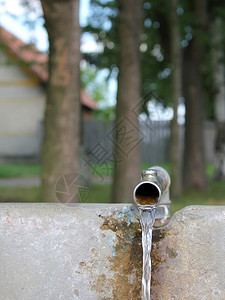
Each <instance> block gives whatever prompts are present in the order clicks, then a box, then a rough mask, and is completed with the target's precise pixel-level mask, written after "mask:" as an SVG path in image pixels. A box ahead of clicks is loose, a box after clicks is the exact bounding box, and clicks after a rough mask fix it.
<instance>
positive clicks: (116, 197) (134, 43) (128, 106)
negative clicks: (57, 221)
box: [112, 0, 142, 202]
mask: <svg viewBox="0 0 225 300" xmlns="http://www.w3.org/2000/svg"><path fill="white" fill-rule="evenodd" d="M118 4H119V24H118V34H119V42H120V50H119V76H118V94H117V108H116V125H115V128H114V131H113V133H114V137H115V150H114V154H115V159H116V162H117V163H116V164H115V168H114V180H113V193H112V201H113V202H131V200H132V194H133V188H134V187H135V185H136V184H137V183H138V181H139V180H140V173H141V170H140V137H139V121H138V114H139V101H140V100H141V92H140V76H141V75H140V50H139V46H140V35H141V30H142V1H140V0H130V1H127V0H119V1H118ZM140 105H141V104H140Z"/></svg>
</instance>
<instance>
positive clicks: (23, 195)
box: [0, 186, 41, 203]
mask: <svg viewBox="0 0 225 300" xmlns="http://www.w3.org/2000/svg"><path fill="white" fill-rule="evenodd" d="M0 202H32V203H34V202H41V197H40V188H39V187H21V186H13V187H11V186H10V187H8V186H0Z"/></svg>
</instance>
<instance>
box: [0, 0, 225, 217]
mask: <svg viewBox="0 0 225 300" xmlns="http://www.w3.org/2000/svg"><path fill="white" fill-rule="evenodd" d="M224 20H225V4H224V2H223V1H219V0H217V1H211V0H199V1H197V0H192V1H187V0H181V1H178V0H170V1H161V0H160V1H159V0H157V1H156V0H152V1H140V0H139V1H138V0H129V1H126V0H109V1H108V0H80V2H79V1H78V0H71V1H56V0H54V1H38V0H36V1H25V0H13V1H4V0H2V1H0V201H1V202H53V201H54V202H85V203H89V202H90V203H91V202H92V203H109V202H116V203H118V202H131V200H132V196H131V195H132V189H133V188H134V186H135V185H136V183H138V180H139V178H140V173H141V170H142V169H146V168H148V167H151V166H153V165H160V166H162V167H164V168H165V169H166V170H167V171H168V172H169V174H170V175H171V180H172V186H171V199H172V213H174V212H175V211H176V210H179V209H181V208H183V207H184V206H187V205H192V204H204V205H224V204H225V68H224V66H225V57H224V50H225V34H224V32H225V21H224ZM46 29H47V30H46Z"/></svg>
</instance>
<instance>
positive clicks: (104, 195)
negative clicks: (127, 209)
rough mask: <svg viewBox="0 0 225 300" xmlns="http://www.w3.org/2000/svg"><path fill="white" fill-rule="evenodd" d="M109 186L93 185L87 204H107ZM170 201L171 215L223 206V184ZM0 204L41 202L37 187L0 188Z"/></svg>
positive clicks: (210, 186)
mask: <svg viewBox="0 0 225 300" xmlns="http://www.w3.org/2000/svg"><path fill="white" fill-rule="evenodd" d="M110 196H111V185H110V184H93V185H92V186H91V188H90V192H89V196H88V199H87V203H109V202H110ZM171 200H172V203H171V215H172V214H174V213H175V212H176V211H177V210H180V209H182V208H184V207H185V206H189V205H225V184H224V182H220V181H210V184H209V185H208V187H207V189H206V191H204V192H199V191H196V190H192V191H186V192H185V193H184V195H183V196H182V197H181V198H180V199H176V200H173V199H171ZM0 202H41V198H40V189H39V188H38V187H0Z"/></svg>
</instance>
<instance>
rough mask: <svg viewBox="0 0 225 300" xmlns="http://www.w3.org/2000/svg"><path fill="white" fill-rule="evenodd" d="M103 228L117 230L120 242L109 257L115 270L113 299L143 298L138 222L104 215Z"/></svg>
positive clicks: (132, 299) (130, 299)
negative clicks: (113, 253) (129, 221)
mask: <svg viewBox="0 0 225 300" xmlns="http://www.w3.org/2000/svg"><path fill="white" fill-rule="evenodd" d="M102 218H103V220H104V222H103V225H102V226H101V229H102V230H112V231H113V232H115V234H116V237H117V239H118V243H117V244H116V246H115V256H112V257H110V258H109V261H110V263H111V271H113V272H114V281H113V282H112V284H113V299H115V300H117V299H118V300H119V299H124V300H126V299H127V300H128V299H129V300H134V299H135V300H138V299H141V278H142V247H141V230H140V225H139V224H138V223H130V224H129V223H128V222H127V221H124V220H123V219H122V220H121V219H120V218H117V219H115V218H113V217H108V218H104V217H102Z"/></svg>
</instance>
